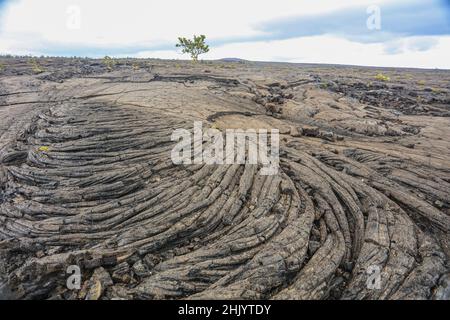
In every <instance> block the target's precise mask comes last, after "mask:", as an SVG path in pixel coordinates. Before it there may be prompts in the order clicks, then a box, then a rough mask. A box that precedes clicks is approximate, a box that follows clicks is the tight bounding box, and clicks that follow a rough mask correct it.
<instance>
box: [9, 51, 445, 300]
mask: <svg viewBox="0 0 450 320" xmlns="http://www.w3.org/2000/svg"><path fill="white" fill-rule="evenodd" d="M0 60H1V61H2V63H3V65H4V66H5V69H4V70H3V71H2V73H1V74H0V298H11V297H15V298H27V299H33V298H39V299H47V298H48V299H50V298H52V299H155V298H170V299H173V298H189V299H207V298H215V299H217V298H225V299H241V298H242V299H448V297H449V294H448V274H449V267H448V261H449V260H448V258H449V254H450V250H449V236H448V233H449V229H450V217H449V214H450V209H449V208H450V157H449V156H450V117H449V115H450V104H449V101H450V100H449V99H450V93H449V90H450V87H449V83H450V72H448V71H438V70H410V69H399V70H396V69H386V70H381V71H380V70H378V69H372V68H357V67H334V66H314V65H287V64H266V63H264V64H263V63H251V62H245V63H239V64H238V63H233V62H226V63H224V62H208V63H199V64H196V65H195V64H192V63H189V62H167V61H162V60H148V61H126V60H120V61H119V62H118V63H117V64H116V65H115V66H114V68H113V70H112V71H111V72H107V71H108V70H107V69H106V68H105V67H104V66H103V65H102V64H101V62H99V61H95V60H82V59H56V58H54V59H42V60H39V63H40V64H41V65H42V67H43V68H44V70H45V71H44V72H43V73H40V74H33V72H32V70H31V68H30V66H29V64H28V63H27V59H25V58H24V59H0ZM379 72H383V73H384V74H386V75H388V76H389V77H390V79H391V80H390V81H389V82H378V81H376V80H375V79H374V77H375V75H376V74H377V73H379ZM194 121H203V122H204V125H205V126H210V127H214V128H217V129H219V130H225V129H227V128H243V129H247V128H255V129H259V128H268V129H270V128H277V129H279V130H280V133H281V135H280V140H281V141H280V166H281V167H280V170H279V172H278V174H277V175H273V176H262V175H259V174H258V170H259V168H258V167H257V166H255V165H186V166H180V165H174V164H173V163H172V162H171V160H170V151H171V149H172V147H173V145H174V142H172V141H171V139H170V138H171V133H172V132H173V130H175V129H177V128H186V129H192V127H193V122H194ZM70 265H77V266H79V267H80V269H81V279H82V281H81V289H80V290H79V291H76V290H70V289H68V288H67V287H66V279H67V277H68V276H69V275H68V274H67V273H66V270H67V267H68V266H70ZM373 270H375V271H377V272H378V271H379V273H377V272H375V273H376V274H373V273H371V272H372V271H373ZM374 275H375V276H376V279H375V280H379V282H376V281H375V283H377V284H378V286H375V287H374V286H372V285H370V284H372V282H370V281H371V280H373V278H371V277H373V276H374ZM369 280H370V281H369Z"/></svg>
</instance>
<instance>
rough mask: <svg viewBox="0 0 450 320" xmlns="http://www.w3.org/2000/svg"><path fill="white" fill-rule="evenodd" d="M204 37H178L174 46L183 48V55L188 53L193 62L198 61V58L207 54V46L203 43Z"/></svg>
mask: <svg viewBox="0 0 450 320" xmlns="http://www.w3.org/2000/svg"><path fill="white" fill-rule="evenodd" d="M205 39H206V36H205V35H203V34H202V35H199V36H195V35H194V38H193V39H186V38H182V37H179V38H178V41H179V43H177V44H176V47H177V48H183V50H182V52H183V53H188V54H189V55H190V56H191V59H192V60H193V61H194V62H197V61H198V56H199V55H201V54H203V53H206V52H209V46H208V45H207V44H206V43H205Z"/></svg>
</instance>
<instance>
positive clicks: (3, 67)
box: [0, 62, 5, 72]
mask: <svg viewBox="0 0 450 320" xmlns="http://www.w3.org/2000/svg"><path fill="white" fill-rule="evenodd" d="M3 70H5V65H4V64H3V63H1V62H0V72H3Z"/></svg>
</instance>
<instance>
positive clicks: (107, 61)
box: [102, 56, 116, 71]
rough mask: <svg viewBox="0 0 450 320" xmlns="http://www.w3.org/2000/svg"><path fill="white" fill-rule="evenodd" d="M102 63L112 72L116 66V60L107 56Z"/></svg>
mask: <svg viewBox="0 0 450 320" xmlns="http://www.w3.org/2000/svg"><path fill="white" fill-rule="evenodd" d="M102 62H103V64H104V65H105V67H106V69H107V70H108V71H112V70H113V69H114V66H115V65H116V60H114V59H113V58H111V57H110V56H105V57H104V58H103V60H102Z"/></svg>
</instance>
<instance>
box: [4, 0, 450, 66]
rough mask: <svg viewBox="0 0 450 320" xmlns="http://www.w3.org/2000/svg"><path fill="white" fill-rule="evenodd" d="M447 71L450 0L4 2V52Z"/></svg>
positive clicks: (449, 48) (26, 0) (11, 0)
mask: <svg viewBox="0 0 450 320" xmlns="http://www.w3.org/2000/svg"><path fill="white" fill-rule="evenodd" d="M193 34H205V35H206V36H207V41H208V43H209V44H210V47H211V50H210V52H209V53H208V54H205V55H204V56H203V58H204V59H220V58H226V57H237V58H242V59H248V60H259V61H286V62H304V63H332V64H355V65H372V66H397V67H400V66H403V67H424V68H445V69H450V59H449V57H450V1H449V0H428V1H427V0H384V1H383V0H378V1H377V0H370V1H367V0H339V1H336V0H276V1H274V0H127V1H112V0H0V53H1V54H21V55H24V54H32V55H61V56H91V57H102V56H104V55H110V56H116V57H125V56H129V57H155V58H170V59H183V58H184V59H186V58H188V57H186V56H184V55H182V54H181V53H180V51H179V50H178V49H176V48H175V43H176V40H177V37H179V36H186V37H191V36H192V35H193Z"/></svg>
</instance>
